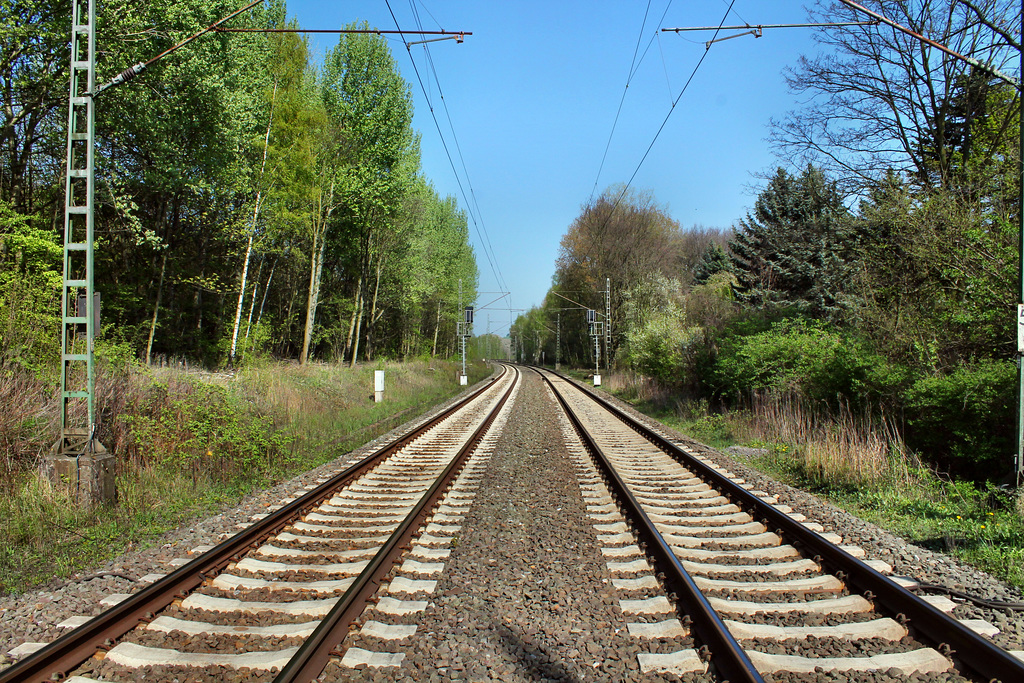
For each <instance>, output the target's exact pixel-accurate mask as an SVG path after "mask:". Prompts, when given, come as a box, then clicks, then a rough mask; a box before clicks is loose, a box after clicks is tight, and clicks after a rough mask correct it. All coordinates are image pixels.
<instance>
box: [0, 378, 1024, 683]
mask: <svg viewBox="0 0 1024 683" xmlns="http://www.w3.org/2000/svg"><path fill="white" fill-rule="evenodd" d="M612 400H613V401H615V399H612ZM616 403H618V404H619V405H620V406H623V407H624V408H625V409H626V410H627V411H630V412H632V413H633V414H634V415H638V417H640V418H641V419H643V420H644V421H645V422H647V423H648V424H653V426H655V427H657V428H658V429H659V431H661V432H662V433H663V434H665V435H666V436H669V437H671V438H674V439H677V440H679V441H681V442H683V443H685V444H686V445H688V446H689V447H691V448H693V449H694V450H696V451H698V452H700V453H702V454H704V455H706V456H707V457H710V458H712V459H713V460H715V461H716V462H718V463H719V464H720V465H722V466H726V467H728V468H729V469H730V470H731V471H733V472H734V473H736V474H737V475H739V476H742V477H744V478H745V479H746V480H747V481H748V482H750V483H752V484H754V485H755V486H756V488H758V489H760V490H763V491H766V492H768V493H770V494H775V495H777V496H778V498H779V502H780V503H784V504H787V505H790V506H791V507H793V508H794V509H795V510H799V511H800V512H802V513H803V514H805V515H806V516H807V517H808V518H809V519H810V520H811V521H816V522H819V523H821V524H822V525H823V526H824V527H825V529H826V530H827V531H836V532H838V533H841V534H842V535H843V537H844V542H847V543H854V544H857V545H860V546H861V547H863V548H864V549H865V550H866V551H867V553H868V557H869V558H871V559H882V560H885V561H886V562H889V563H890V564H892V565H893V566H894V567H895V573H896V574H900V575H907V576H913V577H915V578H918V579H920V580H923V581H927V582H930V583H936V584H940V585H946V586H949V587H951V588H956V589H958V590H964V591H966V592H969V593H973V594H977V595H980V596H984V597H987V598H991V599H996V600H1005V601H1017V602H1024V595H1022V594H1021V593H1020V592H1019V591H1017V590H1016V589H1014V588H1013V587H1011V586H1008V585H1006V584H1003V583H1002V582H1000V581H998V580H996V579H994V578H993V577H991V576H988V575H987V574H984V573H983V572H980V571H978V570H975V569H973V568H970V567H966V566H964V565H962V564H961V563H959V562H958V561H956V560H955V559H953V558H949V557H947V556H944V555H941V554H938V553H934V552H932V551H929V550H927V549H924V548H920V547H918V546H914V545H913V544H910V543H908V542H906V541H905V540H903V539H900V538H898V537H895V536H893V535H892V534H889V533H887V532H885V531H884V530H882V529H879V528H878V527H876V526H874V525H872V524H869V523H867V522H864V521H863V520H860V519H857V518H856V517H854V516H852V515H850V514H848V513H846V512H844V511H842V510H839V509H838V508H835V507H834V506H832V505H829V504H828V503H825V502H823V501H821V500H820V499H818V498H816V497H814V496H812V495H809V494H806V493H803V492H801V491H797V490H795V489H792V488H790V487H788V486H785V485H783V484H780V483H778V482H775V481H773V480H771V479H769V478H767V477H765V476H763V475H761V474H759V473H758V472H756V471H754V470H752V469H750V468H748V467H745V466H744V465H741V464H739V463H737V462H735V461H733V460H732V459H730V458H729V457H727V456H726V455H723V454H721V453H719V452H717V451H714V450H713V449H710V448H707V447H706V446H704V445H702V444H699V443H697V442H694V441H693V440H691V439H688V438H687V437H685V436H683V435H681V434H678V433H676V432H674V431H673V430H670V429H668V428H666V427H664V426H663V425H660V424H657V423H653V421H651V420H649V419H647V418H645V417H644V416H642V415H639V414H638V413H636V411H634V410H633V409H632V408H631V407H629V406H628V405H625V404H623V403H622V402H618V401H616ZM442 408H443V407H438V409H437V411H433V412H432V414H433V413H436V412H438V411H439V410H441V409H442ZM554 412H555V407H554V404H553V403H552V402H551V400H550V398H549V397H548V395H547V393H546V392H545V391H544V390H543V387H542V385H541V384H540V382H539V380H538V379H537V378H536V376H535V375H533V374H532V373H527V374H526V377H525V384H524V386H523V388H522V391H521V393H520V396H519V398H518V400H517V401H516V403H515V405H514V406H513V413H512V415H511V418H510V420H509V423H508V426H509V427H510V429H509V430H508V431H507V432H506V433H505V434H504V435H503V436H502V437H501V439H500V440H499V441H498V444H497V449H496V451H495V453H494V455H493V457H492V459H491V462H490V466H489V469H488V470H487V472H486V475H485V477H484V479H483V480H482V481H481V482H480V483H481V486H480V489H479V494H478V496H477V499H476V500H475V501H474V504H473V506H472V507H471V508H470V511H469V513H468V514H467V516H466V518H465V522H464V527H463V530H462V531H461V532H460V536H459V542H458V544H457V545H456V547H455V548H454V549H453V552H452V554H451V556H450V558H449V559H448V560H447V561H446V568H445V570H444V573H443V574H442V575H441V576H440V581H439V585H438V590H437V592H436V593H434V594H433V595H430V596H420V597H422V598H424V599H430V600H431V606H430V607H429V608H428V609H427V611H426V613H425V615H420V617H421V618H414V617H410V618H397V619H396V620H395V621H396V623H397V622H400V621H403V620H404V621H407V623H414V622H418V623H420V624H421V626H420V628H419V631H418V633H417V635H416V636H415V637H414V638H411V639H408V640H407V641H398V643H397V645H398V648H395V649H401V650H404V651H407V652H408V653H409V656H407V658H406V663H405V664H403V666H402V667H400V668H399V669H398V670H395V669H385V670H381V671H376V672H375V671H372V670H366V669H358V670H352V669H347V670H339V669H338V668H337V667H334V668H333V669H332V677H333V678H334V679H337V680H360V681H361V680H382V681H433V680H437V681H441V680H465V681H482V680H501V681H533V680H551V681H570V680H571V681H597V680H600V681H627V680H628V681H632V680H680V679H679V678H678V677H676V676H673V675H657V676H655V675H649V676H644V675H643V674H641V673H640V672H639V669H638V667H637V662H636V654H637V653H638V652H641V651H646V652H668V651H672V650H674V649H678V648H679V644H678V643H676V642H672V641H666V642H658V641H655V642H653V643H651V642H647V641H637V640H635V639H633V638H631V637H630V636H629V635H628V634H627V633H626V630H625V623H626V621H627V618H626V617H624V616H623V615H622V613H621V611H620V610H619V609H618V606H617V605H618V598H619V597H634V596H631V595H630V596H623V595H619V594H617V593H616V591H615V590H614V589H613V588H612V587H611V582H610V578H611V577H610V575H609V574H608V571H607V568H606V566H605V561H604V558H603V557H602V556H601V553H600V550H599V547H598V544H597V541H596V534H595V532H594V530H593V527H592V526H591V523H590V521H589V520H588V519H587V518H586V515H585V508H584V503H583V500H582V497H581V495H580V492H579V486H578V482H577V479H576V471H575V469H574V467H573V465H572V463H571V462H570V459H569V456H568V454H567V453H566V452H565V450H564V449H563V447H562V446H561V434H560V432H559V430H558V427H557V423H555V422H554V421H553V420H551V419H550V417H551V415H553V414H554ZM423 419H426V417H424V418H421V419H417V420H414V421H412V422H410V423H409V424H407V425H403V426H402V427H399V428H397V429H396V430H394V431H393V432H391V433H389V434H388V435H385V436H384V437H381V438H380V439H377V440H375V441H374V442H371V443H370V444H367V445H366V446H364V447H362V448H360V449H358V450H356V451H353V452H351V453H349V454H347V455H346V456H343V457H342V458H339V459H338V460H336V461H334V462H332V463H330V464H328V465H325V466H324V467H321V468H318V469H317V470H314V471H311V472H308V473H306V474H304V475H302V476H301V477H297V478H296V479H294V480H292V481H290V482H287V483H285V484H282V485H280V486H277V487H274V488H273V489H270V490H268V491H264V492H260V493H259V494H255V495H253V496H250V497H249V498H247V499H246V500H245V501H243V503H242V504H241V505H240V506H239V507H238V508H235V509H232V510H230V511H226V512H224V513H222V514H220V515H217V516H214V517H211V518H209V519H206V520H203V521H200V522H197V523H196V524H194V525H191V526H189V527H187V528H182V529H179V530H177V531H175V532H171V533H169V534H167V535H165V536H164V537H163V538H161V539H160V540H159V541H158V542H157V543H156V544H154V545H153V546H152V547H150V548H147V549H144V550H140V551H134V552H130V553H127V554H126V555H124V556H122V557H119V558H117V559H116V560H114V561H111V562H109V563H106V564H105V565H103V566H100V567H97V568H95V569H94V570H93V571H90V572H87V573H86V572H83V573H82V574H80V575H77V576H76V577H73V578H72V580H70V581H54V582H53V584H52V585H51V586H48V587H47V588H46V589H45V590H40V591H34V592H31V593H28V594H25V595H22V596H5V597H0V668H3V666H5V665H7V664H9V663H10V661H11V659H10V658H9V657H7V651H8V650H10V649H11V648H13V647H14V646H16V645H19V644H21V643H22V642H25V641H39V642H48V641H50V640H52V639H53V638H55V637H57V636H58V635H60V634H61V633H62V632H63V631H62V630H61V629H58V628H56V624H57V623H58V622H60V621H62V620H64V619H65V618H67V617H69V616H76V615H95V614H98V613H99V612H101V611H102V609H103V608H102V607H101V606H100V605H99V600H100V599H102V598H103V597H105V596H107V595H109V594H112V593H130V592H133V591H134V590H135V589H136V587H137V584H136V583H135V582H133V581H131V580H128V579H125V578H123V577H119V576H110V575H106V576H99V577H97V578H89V579H88V580H86V579H87V577H89V576H91V575H95V574H99V573H109V572H115V573H120V574H124V575H126V576H129V577H140V576H142V575H144V574H148V573H151V572H159V573H165V572H167V571H169V570H170V568H171V567H169V566H168V562H169V561H170V560H172V559H174V558H181V557H187V556H188V555H187V551H188V550H189V549H190V548H192V547H195V546H198V545H214V544H216V543H217V542H219V540H220V537H221V535H222V534H225V533H233V532H234V531H235V525H236V524H238V523H241V522H246V521H248V520H249V518H250V517H251V516H252V515H253V514H256V513H260V512H265V511H266V507H267V506H268V505H273V504H276V503H278V502H279V501H280V499H281V498H284V497H287V496H289V495H294V494H295V493H296V492H300V491H301V490H302V487H303V486H305V485H307V484H311V483H314V482H315V481H316V480H317V479H319V478H322V477H324V476H326V475H329V474H331V473H333V472H334V471H336V470H338V469H340V468H342V467H344V466H347V465H348V464H351V463H352V462H353V461H355V460H357V459H359V458H361V457H364V456H365V455H366V454H368V453H370V452H372V451H373V450H375V449H376V448H378V447H380V446H381V445H383V444H384V443H386V442H387V441H389V440H391V439H393V438H394V437H395V436H396V435H397V434H399V433H401V432H404V431H406V430H408V429H409V428H410V427H411V426H412V425H413V424H415V423H419V422H422V420H423ZM412 597H415V596H411V598H410V599H412ZM954 616H957V617H961V618H976V619H986V620H988V621H990V622H992V623H994V624H996V625H997V626H998V627H999V628H1000V629H1001V630H1002V633H1001V634H1000V635H998V636H996V637H995V642H996V643H997V644H999V645H1000V646H1002V647H1005V648H1007V649H1024V614H1021V613H1019V612H1018V613H1011V614H1006V613H1003V612H998V611H993V610H987V609H983V608H979V607H976V606H974V605H972V604H970V603H964V604H960V605H959V606H958V607H957V609H956V611H955V612H954ZM424 620H425V621H424ZM628 620H631V621H636V620H638V619H628ZM836 645H837V646H839V645H840V644H838V643H837V644H836ZM364 646H367V647H368V645H367V644H365V643H364ZM180 673H181V680H187V679H188V675H187V674H188V672H187V670H183V671H182V672H180ZM245 673H246V672H244V671H242V672H239V671H236V672H224V676H225V678H224V680H228V679H232V680H245V679H246V676H245ZM890 674H891V675H890ZM682 680H687V681H689V680H704V677H702V676H701V677H695V676H687V677H684V678H683V679H682ZM774 680H775V681H778V682H779V683H782V682H783V681H785V682H786V683H797V682H799V683H807V682H809V681H813V682H814V683H818V682H819V681H820V682H822V683H824V682H826V681H850V682H860V681H864V682H870V683H886V682H887V681H890V680H892V681H904V682H905V681H907V680H919V681H922V682H924V681H927V682H929V683H930V682H931V681H945V680H947V678H946V677H945V676H941V675H940V676H917V677H911V678H909V679H908V678H907V677H905V676H903V675H902V673H901V672H898V671H892V672H888V673H886V672H881V673H874V674H856V673H840V674H829V673H817V674H811V675H800V676H791V675H788V674H779V675H776V676H775V677H774Z"/></svg>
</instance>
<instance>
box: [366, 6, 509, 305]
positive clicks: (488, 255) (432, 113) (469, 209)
mask: <svg viewBox="0 0 1024 683" xmlns="http://www.w3.org/2000/svg"><path fill="white" fill-rule="evenodd" d="M385 4H386V5H387V8H388V12H390V13H391V19H392V20H393V21H394V22H395V26H396V27H398V29H399V30H401V27H400V25H399V21H398V17H397V16H396V15H395V11H394V9H392V7H391V2H390V0H385ZM403 42H405V41H404V40H403ZM409 47H410V46H409V43H408V42H405V48H406V51H407V52H408V53H409V61H410V62H412V68H413V71H414V72H415V74H416V80H417V81H419V84H420V89H421V90H422V91H423V92H424V95H425V96H426V85H425V84H424V82H423V76H422V75H421V74H420V70H419V67H418V66H417V65H416V60H415V59H413V58H412V51H411V50H410V49H409ZM429 109H430V117H431V118H432V119H433V121H434V127H435V128H437V134H438V135H439V136H440V138H441V145H442V146H443V147H444V151H445V155H446V156H447V157H448V163H449V165H451V167H452V172H453V173H454V174H455V182H456V183H457V184H458V186H459V191H460V192H461V193H462V197H463V199H465V200H466V205H467V206H466V211H467V213H469V216H470V218H471V220H472V222H473V227H474V228H475V229H476V231H477V236H478V237H480V240H481V245H480V246H481V248H482V249H483V251H484V256H485V257H486V258H487V263H488V265H489V266H490V268H491V273H492V274H493V275H494V278H495V280H496V281H497V282H498V283H499V286H502V287H504V284H503V283H504V280H503V279H502V278H501V276H500V275H499V271H498V268H497V267H496V266H495V264H494V258H492V255H491V253H490V252H489V250H488V247H489V246H490V240H489V239H486V238H485V236H484V235H483V234H481V229H480V225H479V224H478V222H477V220H476V215H475V213H474V212H473V210H472V205H471V204H470V202H469V198H468V195H467V194H466V190H465V187H464V186H463V184H462V179H461V178H460V177H459V173H458V169H456V167H455V161H454V159H452V154H451V150H449V149H448V142H447V141H446V140H445V137H444V133H443V132H442V131H441V124H440V122H439V121H438V120H437V114H436V112H435V111H434V108H433V107H429ZM454 133H455V132H454V130H453V131H452V135H453V137H454ZM466 182H467V184H468V183H469V178H468V177H467V178H466Z"/></svg>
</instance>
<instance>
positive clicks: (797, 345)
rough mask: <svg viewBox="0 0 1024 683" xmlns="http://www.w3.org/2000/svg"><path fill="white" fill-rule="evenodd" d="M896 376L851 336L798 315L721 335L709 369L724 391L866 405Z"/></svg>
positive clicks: (890, 386) (888, 389)
mask: <svg viewBox="0 0 1024 683" xmlns="http://www.w3.org/2000/svg"><path fill="white" fill-rule="evenodd" d="M898 380H899V375H898V372H896V371H895V370H894V369H893V368H890V367H888V366H887V365H886V363H885V361H884V360H883V359H882V358H880V357H879V356H878V355H877V354H875V353H873V352H872V351H871V350H870V349H869V348H867V347H866V346H865V345H864V344H863V343H862V342H860V341H859V340H857V339H856V338H854V337H852V336H850V335H849V334H846V333H844V332H840V331H838V330H836V329H835V328H833V327H830V326H827V325H824V324H819V323H813V322H808V321H805V320H800V319H796V320H790V321H784V322H781V323H777V324H775V325H773V326H772V327H771V329H770V330H768V331H765V332H759V333H756V334H752V335H748V336H736V337H728V338H725V339H723V340H722V342H721V347H720V350H719V355H718V358H717V361H716V363H715V366H714V369H713V371H712V382H713V386H714V388H715V390H716V391H717V392H718V393H719V394H720V395H722V396H725V397H742V396H745V395H747V394H748V393H750V392H765V391H767V392H772V393H776V394H787V393H793V394H796V395H799V396H802V397H804V398H806V399H808V400H810V401H812V402H815V403H819V402H820V403H822V404H825V405H831V406H838V405H839V404H841V403H846V404H851V405H866V404H867V405H869V404H871V403H872V402H873V401H878V400H879V399H881V398H883V397H886V396H887V395H889V393H890V392H891V390H892V389H894V388H895V387H894V384H896V383H897V382H898Z"/></svg>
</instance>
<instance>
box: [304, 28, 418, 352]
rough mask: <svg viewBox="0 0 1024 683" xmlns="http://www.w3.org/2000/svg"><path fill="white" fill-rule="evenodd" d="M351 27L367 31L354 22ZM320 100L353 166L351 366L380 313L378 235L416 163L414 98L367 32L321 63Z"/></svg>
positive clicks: (349, 170)
mask: <svg viewBox="0 0 1024 683" xmlns="http://www.w3.org/2000/svg"><path fill="white" fill-rule="evenodd" d="M349 28H368V26H367V25H366V24H362V25H357V24H352V25H350V26H349ZM322 93H323V98H324V104H325V106H326V109H327V112H328V115H329V116H330V117H332V119H334V120H336V121H337V122H338V123H339V124H340V125H341V127H342V128H343V130H344V131H345V133H346V136H347V145H348V150H347V151H348V154H349V158H350V160H351V161H350V163H349V164H348V165H347V166H346V167H345V168H344V169H343V171H342V173H341V174H340V175H339V178H338V188H337V189H338V193H339V196H340V202H341V204H342V205H343V207H344V208H343V215H342V216H341V218H342V220H343V221H344V222H345V224H346V225H347V229H348V232H349V239H350V240H352V242H353V243H354V244H355V245H356V251H357V253H358V254H359V261H358V272H359V279H358V283H357V286H356V293H355V305H354V306H353V309H352V318H351V324H350V330H351V333H350V334H349V341H348V343H347V344H346V347H347V350H348V349H350V350H351V362H352V364H353V365H354V364H355V361H356V358H357V357H358V355H359V342H360V338H361V336H362V330H363V319H364V314H365V313H366V307H367V306H366V304H367V299H369V304H370V309H371V310H370V315H369V316H368V318H369V324H370V326H371V327H372V325H373V323H375V322H376V321H375V320H374V318H375V316H376V306H377V299H376V295H377V294H378V293H379V286H380V275H381V273H382V266H381V262H380V261H381V260H382V259H384V258H385V257H386V253H385V252H384V251H382V250H381V249H379V248H377V247H378V244H379V240H381V239H383V236H382V235H379V234H378V233H381V232H383V231H386V230H388V229H389V228H392V227H394V224H395V219H396V217H397V214H398V212H399V210H400V209H401V206H402V198H403V196H404V194H405V192H406V191H407V190H408V188H409V186H410V185H411V182H412V173H411V171H412V172H414V171H415V170H416V165H413V164H409V163H407V160H408V157H409V156H410V155H414V154H415V153H416V152H415V136H414V135H413V132H412V111H413V108H412V95H411V94H410V92H409V85H408V84H407V83H406V82H405V81H404V80H403V79H402V77H401V76H400V75H399V74H398V68H397V65H396V64H395V61H394V58H393V57H392V56H391V51H390V49H389V48H388V46H387V43H386V42H385V40H384V39H383V38H382V37H380V36H374V35H367V34H343V35H342V36H341V38H340V40H339V42H338V45H337V46H336V47H335V48H334V49H332V50H331V51H330V52H329V53H328V55H327V59H326V62H325V65H324V73H323V89H322Z"/></svg>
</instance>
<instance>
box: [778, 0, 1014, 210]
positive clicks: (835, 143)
mask: <svg viewBox="0 0 1024 683" xmlns="http://www.w3.org/2000/svg"><path fill="white" fill-rule="evenodd" d="M865 4H866V5H867V6H868V7H869V8H871V9H873V10H876V11H878V12H879V13H881V14H883V15H885V16H887V17H889V18H891V19H893V20H895V21H897V22H899V23H901V24H903V25H904V26H907V27H908V28H910V29H911V30H913V31H916V32H918V33H920V34H923V35H925V36H927V37H929V38H931V39H933V40H936V41H938V42H940V43H943V44H946V45H948V46H949V47H951V48H952V49H953V50H955V51H957V52H959V53H960V54H964V55H967V56H970V57H973V58H975V59H977V60H978V61H980V62H983V63H990V64H993V65H994V66H996V67H998V68H999V69H1001V70H1003V71H1004V72H1005V71H1006V70H1007V69H1012V68H1013V66H1014V63H1015V61H1016V60H1017V59H1018V57H1017V55H1018V53H1019V49H1020V44H1019V40H1018V39H1017V38H1015V36H1018V35H1020V23H1019V22H1020V20H1019V10H1020V7H1019V3H1015V2H1010V1H1009V0H979V1H978V2H973V3H966V2H963V1H962V0H885V1H884V2H883V1H881V0H870V1H868V2H865ZM810 15H811V16H810V18H811V20H812V21H822V22H836V21H845V20H855V21H860V20H863V19H864V15H863V14H860V13H858V12H857V11H856V10H853V9H851V8H849V7H847V6H844V5H839V4H837V3H835V2H832V0H818V2H817V3H816V4H815V5H814V6H813V7H812V8H811V11H810ZM817 39H818V42H819V44H821V45H822V47H823V49H822V52H821V54H820V55H819V56H817V57H814V58H808V57H801V58H800V61H799V63H798V65H797V67H796V68H794V69H792V70H790V71H789V72H788V75H787V82H788V83H789V87H790V90H791V91H792V92H793V93H794V94H795V95H797V96H798V98H799V99H800V100H801V101H803V102H806V103H807V104H806V105H805V106H804V107H803V108H801V109H799V110H797V111H794V112H791V113H790V114H788V115H787V116H786V117H785V118H784V119H782V120H776V121H772V131H771V140H772V142H773V144H774V145H775V147H776V149H777V150H778V152H779V153H780V154H781V155H782V156H783V157H784V158H786V159H787V160H788V161H790V163H792V164H794V165H798V166H799V165H803V164H805V163H807V162H813V163H814V164H815V165H816V166H818V167H820V168H821V169H822V170H823V171H825V172H826V173H827V174H828V175H829V176H830V177H832V178H835V179H837V180H838V181H839V182H840V184H841V186H842V187H843V188H844V189H845V190H853V191H857V190H860V189H862V188H864V187H865V186H866V185H869V184H871V183H873V182H874V181H876V180H878V179H879V178H880V177H881V176H882V175H884V173H885V171H886V169H893V170H895V171H896V172H898V173H903V174H906V175H907V177H909V178H912V179H913V181H914V184H915V185H916V186H919V187H936V186H938V187H943V186H945V185H947V184H948V183H949V182H950V181H951V179H952V178H953V175H954V173H953V165H954V164H955V163H956V162H955V153H960V154H961V155H964V154H967V155H973V154H979V155H983V154H984V153H985V152H984V150H983V149H978V148H974V147H972V146H971V145H969V144H965V143H966V142H967V139H966V138H965V137H964V131H965V130H968V129H970V128H971V126H972V122H973V120H974V118H976V117H977V116H981V115H985V111H984V109H983V108H981V107H979V106H977V105H978V102H980V101H983V100H984V90H985V88H984V87H980V85H981V84H983V83H984V82H985V81H986V79H985V78H979V76H978V74H976V73H974V72H973V68H972V67H971V66H969V65H968V64H966V63H965V62H963V61H962V60H959V59H957V58H955V57H952V56H950V55H947V54H945V53H943V52H941V51H939V50H937V49H935V48H933V47H931V46H929V45H927V44H924V43H922V42H921V41H919V40H918V39H916V38H913V37H911V36H908V35H906V34H904V33H902V32H899V31H896V30H894V29H893V28H891V27H889V26H885V25H883V24H878V25H872V26H852V27H829V28H826V29H822V30H821V31H820V32H819V33H818V34H817ZM986 87H987V86H986ZM1018 106H1019V104H1018ZM999 115H1001V116H1003V118H1004V119H1005V116H1006V115H1009V112H1000V114H999ZM994 130H1000V131H1002V134H1003V135H1007V134H1012V131H1011V130H1010V129H1009V127H1007V126H1004V125H1002V122H994Z"/></svg>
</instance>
